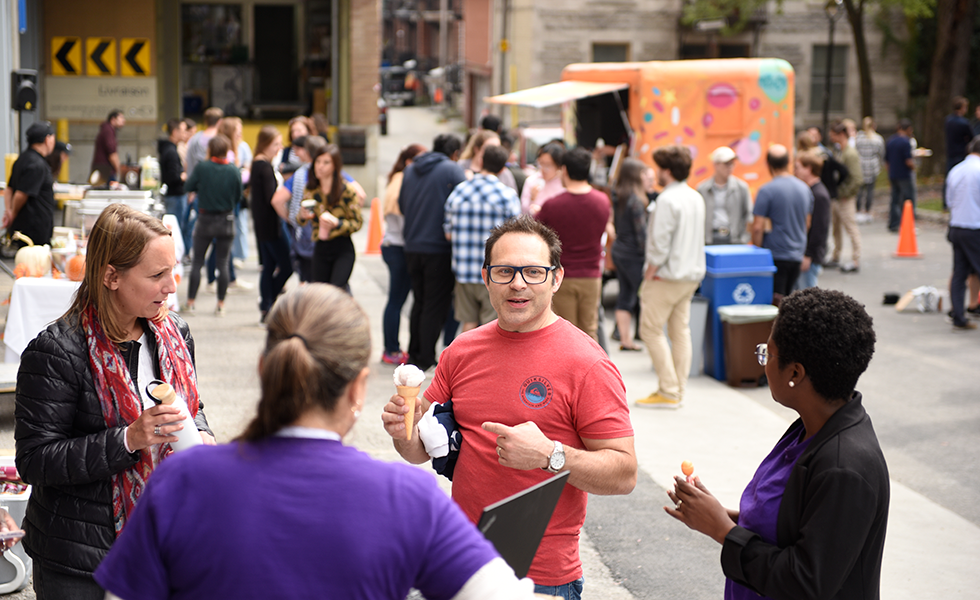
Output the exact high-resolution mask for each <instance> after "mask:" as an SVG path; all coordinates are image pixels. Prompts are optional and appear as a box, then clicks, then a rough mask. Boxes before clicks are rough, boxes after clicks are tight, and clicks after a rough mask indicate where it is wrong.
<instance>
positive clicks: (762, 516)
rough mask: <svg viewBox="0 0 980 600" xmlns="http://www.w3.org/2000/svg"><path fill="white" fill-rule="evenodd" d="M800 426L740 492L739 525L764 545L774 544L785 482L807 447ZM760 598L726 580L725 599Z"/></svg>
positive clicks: (755, 599)
mask: <svg viewBox="0 0 980 600" xmlns="http://www.w3.org/2000/svg"><path fill="white" fill-rule="evenodd" d="M804 431H805V430H804V428H803V425H802V424H801V425H800V426H799V427H797V428H796V429H793V430H792V431H790V432H789V433H787V434H786V436H784V437H783V439H781V440H779V443H778V444H776V447H775V448H773V449H772V452H770V453H769V456H767V457H766V458H765V460H763V461H762V464H761V465H759V468H758V469H756V471H755V476H753V477H752V481H750V482H749V485H748V487H746V488H745V491H744V492H742V500H741V502H740V503H739V507H738V508H739V514H738V524H739V526H741V527H744V528H745V529H748V530H749V531H751V532H752V533H755V534H757V535H758V536H759V537H761V538H762V541H764V542H766V543H767V544H772V545H776V521H777V519H778V517H779V505H780V503H782V501H783V492H785V491H786V482H787V481H789V476H790V473H791V472H792V471H793V466H794V465H795V464H796V461H797V459H799V458H800V455H801V454H803V452H804V451H805V450H806V448H807V446H809V445H810V440H812V439H813V438H812V437H810V438H808V439H806V440H801V439H800V438H801V437H802V436H803V433H804ZM759 598H760V596H759V595H758V594H756V593H755V592H753V591H752V590H750V589H748V588H747V587H744V586H742V585H740V584H738V583H735V582H734V581H732V580H731V579H728V580H726V581H725V600H759Z"/></svg>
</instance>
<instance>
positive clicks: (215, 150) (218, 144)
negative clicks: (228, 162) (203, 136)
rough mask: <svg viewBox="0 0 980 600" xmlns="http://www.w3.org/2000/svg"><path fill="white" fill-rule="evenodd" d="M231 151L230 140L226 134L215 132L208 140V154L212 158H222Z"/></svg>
mask: <svg viewBox="0 0 980 600" xmlns="http://www.w3.org/2000/svg"><path fill="white" fill-rule="evenodd" d="M230 151H231V140H229V139H228V136H226V135H222V134H220V133H219V134H217V135H215V136H214V137H213V138H211V139H210V140H208V156H210V157H212V158H224V157H226V156H228V153H229V152H230Z"/></svg>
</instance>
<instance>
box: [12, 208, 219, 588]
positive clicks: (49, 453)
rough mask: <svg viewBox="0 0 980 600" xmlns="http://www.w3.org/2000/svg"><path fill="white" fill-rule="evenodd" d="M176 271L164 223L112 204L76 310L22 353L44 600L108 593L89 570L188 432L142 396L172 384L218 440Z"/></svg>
mask: <svg viewBox="0 0 980 600" xmlns="http://www.w3.org/2000/svg"><path fill="white" fill-rule="evenodd" d="M175 263H176V257H175V255H174V243H173V239H172V237H171V235H170V231H169V230H168V229H167V228H166V227H164V226H163V224H162V223H161V222H160V221H159V220H157V219H154V218H152V217H149V216H147V215H144V214H142V213H139V212H136V211H134V210H132V209H130V208H128V207H126V206H124V205H119V204H116V205H111V206H109V207H108V208H106V209H105V211H103V213H102V215H101V216H100V217H99V219H98V221H97V222H96V224H95V227H94V228H93V232H92V235H91V237H90V238H89V243H88V255H87V264H86V270H85V279H84V281H83V282H82V284H81V286H80V287H79V290H78V292H77V294H76V296H75V300H74V302H73V304H72V306H71V308H70V309H69V311H68V313H66V314H65V316H63V317H62V318H61V319H59V320H58V321H56V322H55V323H54V324H52V325H51V326H49V327H48V328H47V329H46V330H45V331H43V332H41V334H39V335H38V337H37V338H36V339H35V340H34V341H33V342H31V344H30V345H29V346H28V347H27V349H26V350H25V351H24V353H23V354H22V355H21V366H20V372H19V373H18V376H17V404H16V409H15V412H14V416H15V419H16V426H15V427H16V428H15V437H16V440H17V469H18V471H19V473H20V475H21V477H22V478H23V479H24V481H25V482H27V483H29V484H31V485H32V486H34V487H33V491H32V494H31V498H30V500H29V501H28V505H27V515H26V517H25V518H24V524H23V525H24V529H25V531H26V532H27V533H26V535H25V537H24V542H23V543H24V547H25V550H26V551H27V553H28V555H30V556H31V558H32V559H33V560H34V589H35V592H36V593H37V597H38V598H39V599H41V600H44V599H45V598H72V599H83V598H92V599H93V600H94V599H98V600H101V599H102V598H103V597H104V595H105V593H104V592H103V591H102V589H101V588H100V587H99V586H98V584H97V583H95V580H94V579H92V573H93V572H94V571H95V569H96V567H98V565H99V563H100V562H101V560H102V558H103V557H104V556H105V555H106V553H107V552H108V550H109V548H110V546H111V545H112V543H113V542H114V541H115V539H116V536H117V535H119V533H120V532H121V531H122V528H123V527H124V526H125V523H126V519H127V518H128V516H129V513H130V511H131V510H132V508H133V506H134V503H135V502H136V501H137V499H138V498H139V495H140V493H141V492H142V490H143V487H144V486H145V483H146V478H147V477H149V475H150V473H151V472H152V470H153V468H154V467H155V466H156V465H157V464H158V463H159V461H160V460H162V459H163V458H164V457H165V456H166V455H167V454H169V452H171V449H170V445H169V443H170V442H175V441H176V440H177V438H176V437H175V435H174V432H175V431H176V430H178V429H180V428H181V425H179V424H176V422H177V421H178V420H179V417H177V412H178V409H176V408H174V407H172V406H168V405H160V406H156V405H154V403H153V402H152V401H151V400H150V399H149V398H147V397H146V396H145V394H144V393H143V392H142V390H144V389H145V388H146V385H147V383H149V382H150V381H151V380H154V379H161V380H163V381H166V382H168V383H170V384H171V385H172V386H173V387H174V389H175V390H176V391H177V394H178V395H179V396H181V397H183V398H185V399H186V401H187V405H188V407H189V410H190V412H191V414H193V415H194V423H195V425H196V426H197V429H198V430H199V431H201V438H202V440H203V441H204V443H207V444H213V443H214V438H213V436H212V435H211V432H210V430H209V429H208V425H207V420H206V419H205V416H204V412H203V404H201V403H200V401H199V398H198V394H197V383H196V376H195V373H194V341H193V338H192V337H191V335H190V331H189V329H188V327H187V324H186V323H185V322H184V321H183V320H182V319H180V317H178V316H176V315H174V314H170V313H168V311H167V308H166V307H167V297H168V296H169V294H170V293H172V292H173V291H174V290H175V284H174V279H173V276H172V273H171V271H172V268H173V265H174V264H175Z"/></svg>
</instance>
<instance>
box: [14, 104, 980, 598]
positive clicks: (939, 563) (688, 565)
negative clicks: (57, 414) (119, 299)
mask: <svg viewBox="0 0 980 600" xmlns="http://www.w3.org/2000/svg"><path fill="white" fill-rule="evenodd" d="M437 121H438V119H437V115H436V114H435V113H433V112H431V111H429V110H428V109H425V108H404V109H389V135H388V136H386V137H384V138H382V141H381V144H380V146H379V149H378V155H379V156H380V159H381V166H380V168H379V170H380V171H382V173H381V175H382V176H383V175H384V174H385V173H386V172H387V169H388V168H390V165H391V164H392V163H393V162H394V159H395V157H396V156H397V153H398V151H399V150H400V149H401V147H403V146H404V145H405V144H407V143H410V142H421V143H424V144H426V145H429V144H431V140H432V138H433V136H434V135H435V133H436V132H437V131H451V130H458V125H457V124H455V123H453V122H448V123H438V122H437ZM886 202H887V200H886V199H884V198H879V200H878V203H879V204H880V205H882V208H883V205H884V204H886ZM368 212H369V211H368V210H367V209H365V223H367V220H368ZM861 232H862V236H863V240H864V253H863V254H864V256H863V259H862V263H861V271H860V273H857V274H849V275H844V274H841V273H839V272H828V273H825V274H824V275H823V276H822V277H821V285H822V286H824V287H829V288H835V289H840V290H842V291H845V292H846V293H848V294H850V295H852V296H854V297H855V298H857V299H858V300H859V301H861V302H863V303H864V304H865V305H866V307H867V309H868V311H869V313H870V314H871V315H872V317H873V318H874V320H875V328H876V333H877V336H878V344H877V348H876V353H875V357H874V359H873V360H872V363H871V366H870V368H869V370H868V372H867V373H866V374H865V375H864V376H863V377H862V379H861V381H860V382H859V384H858V389H859V390H860V391H861V392H863V394H864V398H865V406H866V408H867V410H868V412H869V413H870V415H871V417H872V419H873V421H874V423H875V427H876V430H877V433H878V437H879V439H880V441H881V445H882V448H883V450H884V453H885V457H886V459H887V460H888V464H889V469H890V473H891V477H892V503H891V513H890V521H889V532H888V539H887V543H886V549H885V558H884V563H883V577H882V597H883V598H888V599H889V600H892V599H912V598H916V599H920V598H949V599H959V598H963V599H967V598H975V597H976V595H977V592H976V590H977V589H980V571H978V569H977V568H976V567H977V564H980V507H978V503H977V500H978V499H980V473H978V470H977V468H976V465H977V464H980V444H978V441H980V440H978V434H977V432H978V431H980V405H978V403H977V397H978V394H977V389H978V387H980V371H978V369H977V368H976V366H975V362H976V361H975V356H976V352H977V349H978V347H980V330H977V331H972V332H958V331H956V332H954V331H953V330H952V327H951V326H950V325H948V324H946V323H945V322H944V315H943V314H938V313H924V314H920V313H917V312H907V313H897V312H896V311H895V310H894V308H893V307H890V306H884V305H882V296H883V294H884V293H886V292H898V293H902V292H904V291H906V290H909V289H911V288H914V287H917V286H920V285H931V286H935V287H936V288H939V289H944V288H946V287H947V285H948V278H949V273H950V270H951V252H950V249H949V244H948V243H947V242H946V240H945V231H944V227H942V226H941V225H936V224H931V223H926V222H924V221H923V222H920V224H919V228H918V244H919V250H920V252H921V254H922V258H921V259H895V258H893V257H892V253H893V252H894V251H895V248H896V245H897V236H895V235H894V234H890V233H888V232H887V231H886V230H885V226H884V223H883V221H882V220H881V219H880V218H879V219H878V220H877V221H875V222H874V223H872V224H868V225H862V226H861ZM366 238H367V231H366V228H365V230H362V231H361V232H359V233H358V234H357V235H356V236H355V247H356V248H357V250H358V252H359V253H361V254H359V256H358V260H357V263H356V265H355V270H354V274H353V277H352V279H351V289H352V292H353V295H354V297H355V298H356V299H357V300H358V301H359V302H360V303H361V304H362V306H363V307H364V309H365V310H366V311H367V313H368V315H369V316H370V318H371V322H372V327H373V328H372V339H373V340H374V355H373V358H372V365H371V367H372V375H371V380H370V383H369V398H368V402H367V405H366V407H365V410H364V413H363V415H362V417H361V419H360V421H359V422H358V424H357V425H356V426H355V428H354V430H353V432H352V434H351V436H350V437H349V439H348V440H347V441H348V443H350V444H353V445H355V446H357V447H358V448H360V449H362V450H364V451H366V452H368V453H370V454H371V455H372V456H375V457H376V458H379V459H381V460H392V461H399V460H401V459H400V457H398V455H397V454H396V453H395V452H394V450H393V448H392V445H391V441H390V438H389V437H388V436H387V434H386V433H385V432H384V430H383V428H382V426H381V419H380V415H381V411H382V407H383V406H384V404H385V403H386V402H387V400H388V398H389V396H390V395H391V394H392V393H393V387H392V379H391V373H392V370H393V367H390V366H387V365H383V364H381V362H380V356H381V350H382V347H381V314H382V311H383V309H384V306H385V302H386V294H387V277H388V275H387V268H386V266H385V265H384V263H383V262H382V260H381V257H380V255H367V254H363V251H364V249H365V247H366ZM845 256H848V254H847V252H846V251H845ZM239 273H240V275H239V276H240V278H242V279H243V280H245V281H248V282H251V283H253V284H257V282H258V265H257V260H256V256H255V253H254V248H253V252H252V255H251V256H250V257H249V259H248V260H247V261H246V264H245V265H244V267H243V268H242V269H240V270H239ZM184 279H185V281H186V279H187V278H186V277H185V278H184ZM9 285H10V284H9V282H7V281H4V282H0V290H3V289H4V288H6V287H9ZM295 285H296V280H295V278H294V279H293V280H292V281H290V283H289V286H290V287H292V286H295ZM185 290H186V283H185V284H183V285H181V286H180V292H179V293H180V294H181V295H183V294H184V293H185ZM605 293H606V297H607V300H611V299H612V298H613V297H614V295H615V284H614V283H613V284H610V285H609V286H607V288H606V290H605ZM212 299H213V296H209V295H207V294H205V293H202V294H200V295H199V298H198V312H197V314H196V315H195V316H193V317H188V322H189V323H190V325H191V330H192V332H193V334H194V336H195V339H196V342H197V371H198V378H199V385H200V389H201V392H202V399H203V401H204V402H205V406H206V412H207V415H208V419H209V421H210V423H211V425H212V427H213V428H214V431H215V433H216V435H217V438H218V440H219V442H227V441H229V440H231V439H233V438H234V437H235V436H236V435H238V434H239V433H240V432H241V431H242V429H243V428H244V426H245V424H246V423H247V422H248V420H249V419H250V418H251V416H252V414H253V413H254V409H255V404H256V402H257V400H258V394H259V388H258V380H257V376H256V368H257V362H258V356H259V353H260V351H261V348H262V345H263V342H264V335H265V331H264V329H263V328H262V327H261V326H260V325H259V323H258V318H259V312H258V308H257V292H256V291H254V290H253V291H248V292H239V293H235V294H232V295H230V296H229V298H228V304H227V312H228V316H227V317H226V318H217V317H216V316H214V315H213V314H211V311H212V310H213V304H212V302H213V300H212ZM407 309H408V306H406V307H405V311H404V313H403V317H404V318H403V323H402V334H401V340H402V344H403V346H405V345H407V342H408V339H407V338H408V331H407V329H408V321H407V315H408V312H407ZM3 313H5V310H0V314H3ZM611 317H612V314H611V311H609V312H608V313H607V319H606V330H607V332H608V331H612V318H611ZM610 348H611V356H612V359H613V361H614V362H615V363H616V365H617V367H618V368H619V369H620V371H621V373H622V375H623V378H624V381H625V382H626V389H627V394H628V398H629V399H630V400H631V401H632V400H635V399H637V398H640V397H643V396H646V395H647V394H649V393H650V392H651V391H653V390H654V389H656V374H655V373H654V372H653V370H652V368H651V366H650V361H649V357H648V356H647V355H646V354H645V353H626V352H619V351H618V350H617V349H616V345H614V344H610ZM631 411H632V412H631V418H632V421H633V426H634V430H635V435H636V447H637V456H638V459H639V463H640V478H639V483H638V485H637V487H636V489H635V490H634V492H633V493H632V494H630V495H628V496H620V497H596V496H593V497H591V498H590V503H589V513H588V518H587V522H586V527H585V531H584V535H583V540H582V544H581V547H582V555H583V562H584V564H585V568H586V584H585V597H586V598H591V599H600V600H606V599H609V600H620V599H629V598H636V599H645V598H658V599H681V598H683V599H685V600H688V599H702V598H703V599H712V598H720V597H721V594H722V589H723V586H724V577H723V575H722V573H721V568H720V566H719V555H720V546H718V545H717V544H716V543H715V542H714V541H712V540H710V539H709V538H706V537H704V536H701V535H700V534H697V533H695V532H692V531H690V530H688V529H687V528H686V527H684V526H683V525H681V524H679V523H677V522H676V521H674V520H673V519H671V518H670V517H669V516H668V515H666V514H665V513H664V511H663V510H662V506H663V505H664V504H665V503H667V502H668V500H667V496H666V494H665V492H664V490H665V488H666V487H667V486H669V485H670V483H671V478H672V476H673V475H675V474H678V473H679V468H680V462H681V461H682V460H692V461H693V462H694V463H695V468H696V472H697V473H698V474H699V475H700V476H701V478H702V480H703V481H704V483H705V484H706V485H707V486H708V487H709V488H710V489H711V490H712V492H714V493H715V494H716V495H717V496H718V497H719V498H720V499H721V500H722V502H723V503H725V504H726V505H729V506H736V505H737V503H738V498H739V496H740V494H741V491H742V489H743V488H744V486H745V484H746V483H747V482H748V481H749V479H750V478H751V476H752V474H753V472H754V470H755V468H756V466H757V465H758V464H759V462H760V461H761V460H762V458H763V457H764V456H765V455H766V454H767V453H768V452H769V450H770V449H771V447H772V445H773V444H775V442H776V441H777V439H778V437H779V436H780V434H781V433H782V432H783V430H784V429H785V428H786V426H787V425H788V423H789V422H790V421H791V420H792V419H793V417H794V415H793V413H791V412H790V411H788V410H786V409H784V408H782V407H780V406H779V405H777V404H775V402H773V401H772V399H771V397H770V395H769V393H768V390H767V389H766V388H755V389H744V388H739V389H734V388H731V387H729V386H727V385H726V384H725V383H723V382H719V381H716V380H714V379H712V378H710V377H706V376H700V377H696V378H693V379H692V380H691V381H690V383H689V391H688V395H687V398H686V399H685V402H684V406H683V407H682V408H680V409H679V410H674V411H670V410H667V411H664V410H650V409H640V408H635V407H631ZM12 414H13V397H12V396H11V395H7V396H0V448H6V449H8V451H10V450H12V449H13V448H14V442H13V417H12ZM420 468H424V467H420ZM441 485H443V487H444V488H446V489H448V486H447V485H446V484H445V482H441ZM18 597H24V598H30V597H33V595H32V594H31V593H30V592H26V593H24V594H22V595H20V596H18Z"/></svg>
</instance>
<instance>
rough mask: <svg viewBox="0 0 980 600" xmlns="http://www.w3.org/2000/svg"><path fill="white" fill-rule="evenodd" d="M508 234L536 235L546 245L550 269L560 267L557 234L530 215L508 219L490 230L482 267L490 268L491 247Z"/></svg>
mask: <svg viewBox="0 0 980 600" xmlns="http://www.w3.org/2000/svg"><path fill="white" fill-rule="evenodd" d="M508 233H523V234H527V235H536V236H538V237H539V238H541V239H542V240H544V243H545V244H547V245H548V253H549V254H550V260H551V265H550V266H552V267H560V266H561V240H559V239H558V234H557V233H555V230H554V229H552V228H551V227H548V226H547V225H545V224H544V223H542V222H541V221H538V220H537V219H535V218H534V217H532V216H531V215H521V216H519V217H515V218H513V219H508V220H506V221H504V222H503V223H501V224H500V225H497V226H496V227H494V228H493V229H491V230H490V237H488V238H487V244H486V252H485V253H484V257H483V266H485V267H488V266H490V255H491V254H492V253H493V246H494V244H496V243H497V240H499V239H500V238H501V237H503V236H505V235H506V234H508Z"/></svg>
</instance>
